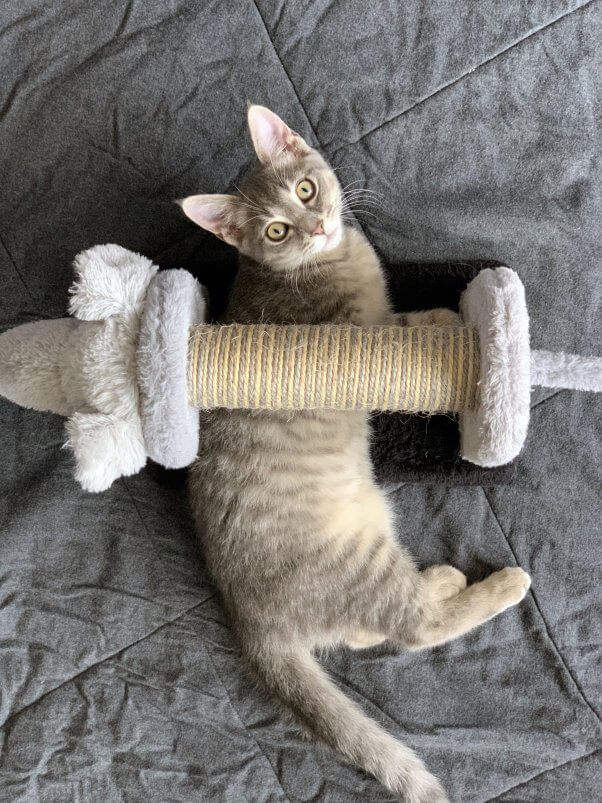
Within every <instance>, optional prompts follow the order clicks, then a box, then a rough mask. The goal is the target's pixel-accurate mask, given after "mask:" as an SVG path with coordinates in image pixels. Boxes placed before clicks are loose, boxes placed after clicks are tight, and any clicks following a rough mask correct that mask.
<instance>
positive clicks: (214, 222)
mask: <svg viewBox="0 0 602 803" xmlns="http://www.w3.org/2000/svg"><path fill="white" fill-rule="evenodd" d="M178 203H179V204H180V206H181V207H182V209H183V210H184V214H185V215H186V216H187V217H189V218H190V220H192V221H193V223H196V224H197V226H200V227H201V228H203V229H206V230H207V231H210V232H211V233H212V234H215V236H216V237H219V238H220V240H225V242H227V243H230V245H235V246H237V245H238V243H239V242H240V239H241V236H242V229H241V228H240V226H238V225H237V215H236V211H237V209H236V199H235V198H234V197H233V196H232V195H189V196H188V198H184V199H183V200H181V201H178Z"/></svg>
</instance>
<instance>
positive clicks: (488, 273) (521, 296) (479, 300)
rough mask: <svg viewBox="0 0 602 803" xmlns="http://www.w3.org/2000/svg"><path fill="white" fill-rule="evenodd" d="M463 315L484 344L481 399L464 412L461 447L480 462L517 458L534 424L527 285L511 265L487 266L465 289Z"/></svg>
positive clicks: (489, 463) (501, 462)
mask: <svg viewBox="0 0 602 803" xmlns="http://www.w3.org/2000/svg"><path fill="white" fill-rule="evenodd" d="M460 310H461V312H462V317H463V318H464V321H465V322H466V323H467V324H470V325H473V326H476V328H477V330H478V332H479V341H480V350H481V372H480V377H481V378H480V383H479V386H480V405H479V408H478V409H477V410H474V411H470V412H467V413H463V414H462V415H461V416H460V451H461V454H462V457H463V458H464V459H465V460H469V461H470V462H471V463H476V464H477V465H479V466H484V467H491V466H501V465H504V464H506V463H509V462H510V461H511V460H513V459H514V458H515V457H516V456H517V455H518V453H519V452H520V450H521V449H522V446H523V444H524V442H525V438H526V436H527V429H528V426H529V406H530V393H531V382H530V350H529V316H528V313H527V305H526V301H525V290H524V287H523V284H522V282H521V281H520V279H519V278H518V275H517V274H516V273H515V272H514V271H512V270H510V269H509V268H505V267H500V268H495V269H494V270H492V269H487V270H484V271H481V273H480V274H479V275H478V276H477V277H476V278H475V279H473V280H472V282H471V283H470V284H469V285H468V287H467V288H466V290H465V291H464V293H463V295H462V300H461V304H460Z"/></svg>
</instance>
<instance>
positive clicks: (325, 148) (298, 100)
mask: <svg viewBox="0 0 602 803" xmlns="http://www.w3.org/2000/svg"><path fill="white" fill-rule="evenodd" d="M592 2H593V0H592ZM253 5H254V6H255V10H256V12H257V16H258V17H259V19H260V20H261V24H262V25H263V28H264V30H265V33H266V36H267V38H268V41H269V43H270V44H271V46H272V50H273V51H274V53H275V55H276V58H277V59H278V61H279V62H280V66H281V67H282V72H283V73H284V74H285V76H286V79H287V81H288V82H289V84H290V86H291V89H292V90H293V92H294V93H295V97H296V98H297V103H298V104H299V106H300V107H301V111H302V112H303V114H304V116H305V119H306V120H307V124H308V125H309V127H310V129H311V132H312V135H313V138H314V141H315V142H316V144H317V145H318V147H319V148H320V150H322V151H326V150H327V148H328V147H329V146H327V145H323V144H322V142H321V141H320V138H319V137H318V134H317V132H316V129H315V128H314V124H313V123H312V121H311V117H310V116H309V114H308V113H307V109H306V108H305V106H304V105H303V101H302V100H301V97H300V96H299V92H298V91H297V87H296V86H295V84H294V82H293V79H292V78H291V76H290V74H289V71H288V70H287V69H286V66H285V64H284V62H283V61H282V58H281V57H280V53H279V52H278V50H277V48H276V45H275V44H274V40H273V39H272V37H271V36H270V31H269V28H268V26H267V25H266V22H265V20H264V18H263V16H262V15H261V11H260V10H259V6H258V5H257V2H256V0H253ZM335 153H336V151H335ZM352 215H353V218H354V219H355V220H356V221H357V223H358V225H359V226H360V227H361V229H362V231H363V232H364V234H366V227H365V226H364V224H363V223H362V221H361V220H358V217H357V215H356V214H355V212H352Z"/></svg>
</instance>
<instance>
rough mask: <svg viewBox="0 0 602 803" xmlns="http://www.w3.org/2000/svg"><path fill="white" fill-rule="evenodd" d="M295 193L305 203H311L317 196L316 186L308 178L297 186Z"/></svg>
mask: <svg viewBox="0 0 602 803" xmlns="http://www.w3.org/2000/svg"><path fill="white" fill-rule="evenodd" d="M295 192H296V193H297V197H298V198H300V199H301V200H302V201H303V203H305V202H306V201H311V199H312V198H313V197H314V195H315V194H316V185H315V184H314V183H313V181H310V180H309V179H308V178H304V179H303V180H302V181H300V182H299V183H298V184H297V187H296V188H295Z"/></svg>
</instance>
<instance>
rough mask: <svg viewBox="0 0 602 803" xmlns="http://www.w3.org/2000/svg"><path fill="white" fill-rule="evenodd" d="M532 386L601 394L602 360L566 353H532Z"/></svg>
mask: <svg viewBox="0 0 602 803" xmlns="http://www.w3.org/2000/svg"><path fill="white" fill-rule="evenodd" d="M531 384H532V385H541V386H542V387H546V388H567V389H569V388H570V389H571V390H593V391H596V392H597V393H601V392H602V359H601V358H600V357H581V356H579V355H578V354H565V352H564V351H560V352H557V353H553V352H551V351H532V352H531Z"/></svg>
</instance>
